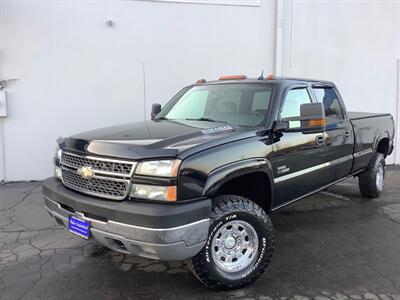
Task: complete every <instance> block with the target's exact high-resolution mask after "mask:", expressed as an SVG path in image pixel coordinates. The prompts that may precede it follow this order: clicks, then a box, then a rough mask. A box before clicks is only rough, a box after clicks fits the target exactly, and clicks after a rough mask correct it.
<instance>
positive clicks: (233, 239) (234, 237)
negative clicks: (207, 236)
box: [212, 220, 258, 272]
mask: <svg viewBox="0 0 400 300" xmlns="http://www.w3.org/2000/svg"><path fill="white" fill-rule="evenodd" d="M257 252H258V236H257V233H256V231H255V229H254V228H253V226H251V225H250V224H249V223H247V222H246V221H242V220H235V221H230V222H228V223H226V224H224V225H223V226H222V227H221V228H220V229H219V230H218V231H217V233H216V234H215V235H214V238H213V241H212V258H213V261H214V263H215V264H216V265H217V266H218V267H219V268H220V269H221V270H223V271H225V272H238V271H241V270H243V269H245V268H246V267H248V266H249V265H250V264H251V263H252V262H253V261H254V260H255V258H256V257H257Z"/></svg>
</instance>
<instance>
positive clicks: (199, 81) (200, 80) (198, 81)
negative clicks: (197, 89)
mask: <svg viewBox="0 0 400 300" xmlns="http://www.w3.org/2000/svg"><path fill="white" fill-rule="evenodd" d="M206 82H207V80H205V79H204V78H203V79H199V80H197V81H196V84H202V83H206Z"/></svg>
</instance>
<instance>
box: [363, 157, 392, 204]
mask: <svg viewBox="0 0 400 300" xmlns="http://www.w3.org/2000/svg"><path fill="white" fill-rule="evenodd" d="M385 172H386V163H385V157H384V156H383V154H382V153H375V154H374V156H373V157H372V159H371V163H370V165H369V167H368V169H367V170H365V171H364V172H362V173H361V174H360V175H358V185H359V187H360V192H361V194H362V195H363V196H364V197H367V198H378V197H379V195H380V194H381V192H382V190H383V187H384V183H385Z"/></svg>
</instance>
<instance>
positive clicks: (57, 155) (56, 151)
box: [54, 144, 62, 160]
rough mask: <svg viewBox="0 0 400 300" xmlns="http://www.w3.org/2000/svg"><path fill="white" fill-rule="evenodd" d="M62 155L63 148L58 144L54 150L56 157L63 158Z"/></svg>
mask: <svg viewBox="0 0 400 300" xmlns="http://www.w3.org/2000/svg"><path fill="white" fill-rule="evenodd" d="M61 155H62V150H61V148H60V146H59V145H58V144H57V145H56V150H55V151H54V157H55V158H57V159H59V160H61Z"/></svg>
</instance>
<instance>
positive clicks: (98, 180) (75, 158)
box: [61, 152, 136, 200]
mask: <svg viewBox="0 0 400 300" xmlns="http://www.w3.org/2000/svg"><path fill="white" fill-rule="evenodd" d="M135 166H136V162H130V161H122V160H114V159H104V158H98V157H94V156H80V155H77V154H72V153H66V152H63V153H62V156H61V168H62V181H63V183H64V185H65V186H67V187H69V188H71V189H73V190H76V191H79V192H82V193H85V194H89V195H93V196H98V197H102V198H107V199H112V200H123V199H124V198H126V197H127V195H128V193H129V188H130V185H131V183H130V180H131V175H132V174H133V171H134V168H135ZM82 167H85V168H87V169H90V170H91V171H92V172H93V173H92V174H91V176H89V178H85V177H84V176H82V175H81V174H80V171H81V170H79V169H80V168H82Z"/></svg>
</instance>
